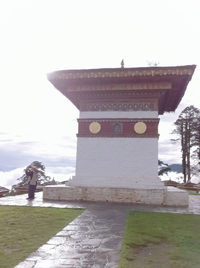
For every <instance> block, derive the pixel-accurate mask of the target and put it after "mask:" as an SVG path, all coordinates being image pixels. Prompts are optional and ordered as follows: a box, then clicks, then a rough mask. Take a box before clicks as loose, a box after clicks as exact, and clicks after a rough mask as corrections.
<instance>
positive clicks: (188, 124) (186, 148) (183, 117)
mask: <svg viewBox="0 0 200 268" xmlns="http://www.w3.org/2000/svg"><path fill="white" fill-rule="evenodd" d="M199 118H200V110H199V109H198V108H196V107H194V106H193V105H191V106H188V107H186V108H185V109H184V110H183V111H182V112H181V114H180V115H179V117H178V119H177V120H176V122H175V129H174V131H173V132H172V133H173V134H176V135H177V136H178V138H177V139H173V141H179V142H180V144H181V152H182V171H183V176H184V183H186V182H188V181H190V180H191V149H192V147H194V146H196V136H195V133H196V122H197V120H199Z"/></svg>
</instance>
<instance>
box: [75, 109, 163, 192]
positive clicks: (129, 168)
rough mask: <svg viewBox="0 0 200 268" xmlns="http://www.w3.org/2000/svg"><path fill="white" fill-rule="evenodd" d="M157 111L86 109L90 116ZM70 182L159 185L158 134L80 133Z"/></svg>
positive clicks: (141, 115) (155, 114) (132, 115)
mask: <svg viewBox="0 0 200 268" xmlns="http://www.w3.org/2000/svg"><path fill="white" fill-rule="evenodd" d="M157 117H158V112H157V111H84V112H80V118H81V119H87V118H157ZM71 185H73V186H89V187H116V188H137V189H138V188H139V189H142V188H144V189H157V188H163V187H164V185H163V183H161V181H160V179H159V178H158V138H133V137H129V138H127V137H123V138H122V137H120V138H118V137H117V138H115V137H113V138H108V137H78V140H77V158H76V175H75V177H74V178H73V180H72V182H71Z"/></svg>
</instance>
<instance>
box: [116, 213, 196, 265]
mask: <svg viewBox="0 0 200 268" xmlns="http://www.w3.org/2000/svg"><path fill="white" fill-rule="evenodd" d="M199 228H200V215H189V214H170V213H154V212H130V214H129V216H128V219H127V222H126V229H125V235H124V239H123V245H122V248H121V259H120V264H119V267H120V268H129V267H130V268H132V267H134V268H141V267H142V268H146V267H148V268H157V267H159V268H161V267H163V268H164V267H166V268H168V267H171V268H180V267H181V268H188V267H193V268H197V267H198V268H199V267H200V231H199Z"/></svg>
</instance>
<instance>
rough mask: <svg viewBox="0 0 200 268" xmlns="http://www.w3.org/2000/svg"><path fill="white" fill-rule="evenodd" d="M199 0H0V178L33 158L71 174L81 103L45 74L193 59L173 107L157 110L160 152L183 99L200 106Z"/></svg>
mask: <svg viewBox="0 0 200 268" xmlns="http://www.w3.org/2000/svg"><path fill="white" fill-rule="evenodd" d="M199 10H200V2H199V1H198V0H196V1H195V0H190V1H188V0H187V1H186V0H168V1H164V0H163V1H162V0H151V1H149V0H140V1H136V0H131V1H127V0H123V1H117V0H101V1H100V0H99V1H97V0H88V1H87V0H84V1H83V0H80V1H76V0H63V1H61V0H52V1H51V0H18V1H16V0H13V1H9V0H5V1H4V0H0V37H1V42H0V85H1V86H0V185H2V186H3V185H10V184H12V183H13V182H14V181H15V180H16V178H17V177H19V176H20V175H21V174H22V170H23V168H24V167H25V166H27V165H28V164H30V163H31V162H32V161H34V160H39V161H42V162H43V164H44V165H45V166H46V169H47V173H48V174H49V175H52V176H54V177H55V178H58V179H62V180H65V179H68V178H69V177H70V176H71V175H72V174H74V167H75V155H76V133H77V121H76V119H77V118H78V116H79V112H78V110H77V109H76V108H75V107H74V106H73V105H72V104H71V103H70V102H69V101H68V100H67V99H66V98H65V97H64V96H63V95H62V94H61V93H60V92H59V91H57V90H56V89H55V88H54V87H53V86H52V85H51V84H50V83H49V82H48V80H47V77H46V74H47V73H48V72H51V71H55V70H60V69H84V68H118V67H120V62H121V60H122V59H124V62H125V67H140V66H144V67H145V66H148V64H149V62H157V63H159V66H174V65H190V64H196V65H197V68H196V70H195V73H194V75H193V78H192V80H191V82H190V83H189V85H188V88H187V91H186V94H185V96H184V97H183V99H182V101H181V104H180V105H179V107H178V109H177V111H176V112H175V113H172V114H165V115H163V116H161V122H160V126H159V133H160V139H159V158H160V159H161V160H163V161H166V162H167V163H177V162H180V153H179V151H178V149H177V147H176V145H174V144H171V142H170V132H171V131H172V128H173V122H174V121H175V120H176V118H177V116H178V115H179V113H180V112H181V111H182V110H183V109H184V108H185V107H186V106H188V105H195V106H196V107H198V108H200V106H199V104H200V102H199V97H200V93H199V92H200V76H199V64H200V53H199V51H200V27H199V25H200V16H199Z"/></svg>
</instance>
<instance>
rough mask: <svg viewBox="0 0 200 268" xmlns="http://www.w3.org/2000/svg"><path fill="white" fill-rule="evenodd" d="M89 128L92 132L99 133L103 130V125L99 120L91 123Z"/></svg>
mask: <svg viewBox="0 0 200 268" xmlns="http://www.w3.org/2000/svg"><path fill="white" fill-rule="evenodd" d="M89 130H90V132H91V133H92V134H97V133H99V131H100V130H101V125H100V124H99V123H98V122H92V123H91V124H90V125H89Z"/></svg>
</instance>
